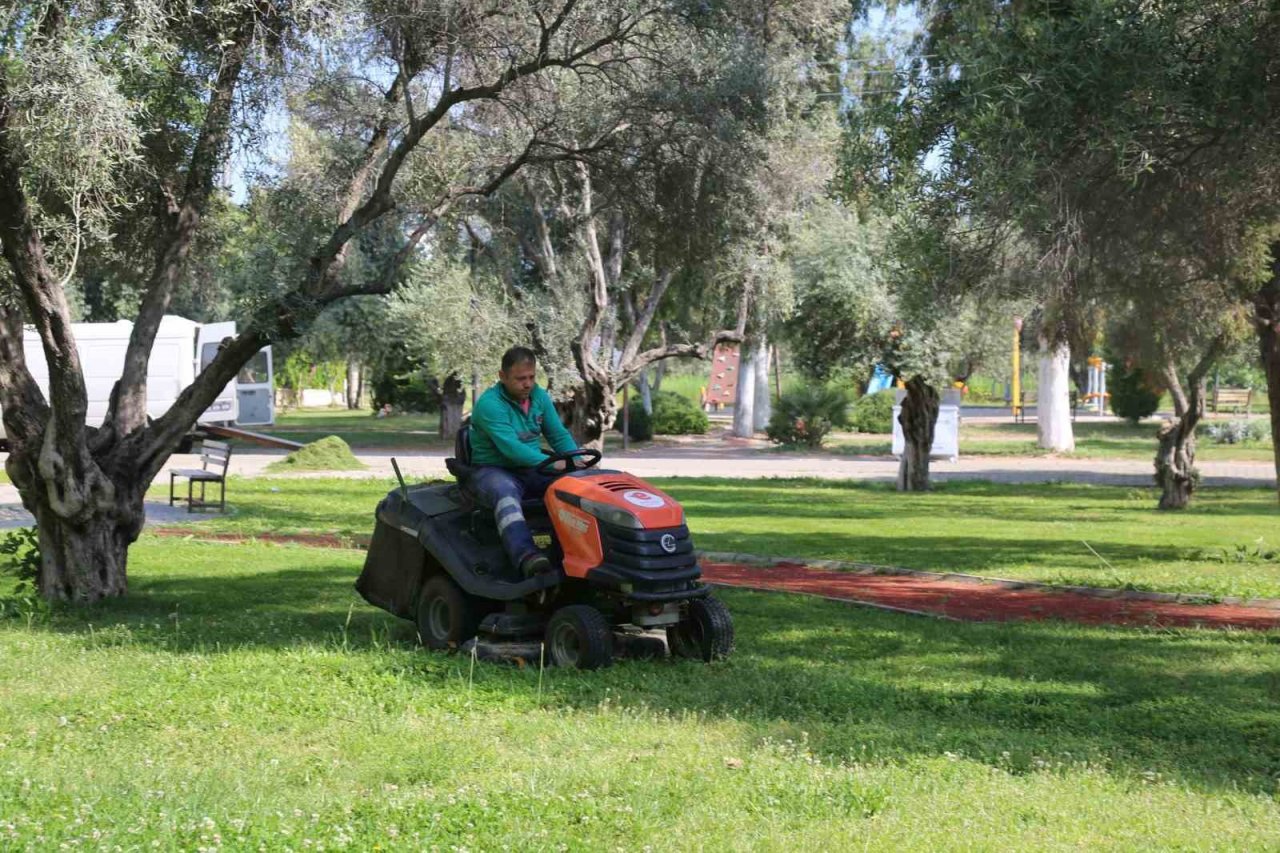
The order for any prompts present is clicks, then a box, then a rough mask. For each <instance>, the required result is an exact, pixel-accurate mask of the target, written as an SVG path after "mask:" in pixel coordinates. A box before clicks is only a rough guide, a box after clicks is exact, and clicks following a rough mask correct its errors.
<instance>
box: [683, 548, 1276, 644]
mask: <svg viewBox="0 0 1280 853" xmlns="http://www.w3.org/2000/svg"><path fill="white" fill-rule="evenodd" d="M702 577H703V579H704V580H706V581H708V582H711V583H716V584H724V585H725V586H738V587H747V588H751V589H761V590H770V591H779V592H798V593H805V594H808V595H819V596H822V597H824V598H836V599H841V600H844V601H857V602H863V603H867V604H877V605H882V606H887V607H892V608H896V609H900V610H911V611H915V612H919V613H931V614H937V615H939V616H948V617H951V618H953V619H962V620H964V621H966V622H1005V621H1011V620H1015V621H1016V620H1034V619H1063V620H1067V621H1070V622H1083V623H1086V624H1090V625H1141V626H1157V627H1205V628H1251V629H1257V630H1265V629H1268V628H1280V611H1277V610H1269V609H1264V608H1260V607H1247V606H1242V605H1235V604H1179V603H1176V602H1166V601H1144V600H1141V599H1125V598H1097V597H1094V596H1090V595H1082V594H1080V593H1076V592H1068V591H1062V592H1057V591H1050V590H1042V589H1009V588H1008V587H1004V586H1000V585H998V584H989V583H981V582H976V581H963V580H951V579H935V578H928V577H918V576H912V575H872V574H858V573H854V572H842V571H833V570H830V569H819V568H814V567H812V566H804V565H799V564H795V563H783V564H780V565H775V566H746V565H742V564H740V563H710V562H703V564H702Z"/></svg>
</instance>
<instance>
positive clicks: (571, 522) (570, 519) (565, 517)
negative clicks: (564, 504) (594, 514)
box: [556, 509, 591, 533]
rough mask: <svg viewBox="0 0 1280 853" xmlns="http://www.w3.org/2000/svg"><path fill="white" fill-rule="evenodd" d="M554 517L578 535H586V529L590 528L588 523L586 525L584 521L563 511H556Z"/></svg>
mask: <svg viewBox="0 0 1280 853" xmlns="http://www.w3.org/2000/svg"><path fill="white" fill-rule="evenodd" d="M556 515H557V516H558V517H559V519H560V521H561V522H563V523H564V524H566V525H568V526H569V527H570V528H571V529H573V530H576V531H578V532H579V533H586V532H587V528H589V527H590V526H591V525H590V523H588V522H587V521H585V520H584V519H581V518H578V516H576V515H574V514H573V513H571V512H569V511H568V510H565V509H560V510H557V511H556Z"/></svg>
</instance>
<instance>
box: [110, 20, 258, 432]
mask: <svg viewBox="0 0 1280 853" xmlns="http://www.w3.org/2000/svg"><path fill="white" fill-rule="evenodd" d="M241 14H242V17H241V19H240V20H239V22H238V23H237V24H236V27H235V32H234V35H233V36H232V38H231V41H230V44H229V45H228V46H227V49H226V52H225V53H224V54H223V56H222V64H221V66H220V67H219V68H218V76H217V79H216V81H215V82H214V86H213V91H212V93H211V94H210V96H209V105H208V107H207V108H206V109H205V115H204V123H203V124H202V125H201V128H200V135H199V137H198V138H197V140H196V145H195V148H194V149H193V150H192V152H191V157H190V159H189V161H188V166H187V180H186V185H185V187H184V189H183V194H182V200H181V202H180V203H179V205H178V209H177V211H176V213H175V214H174V215H173V216H171V217H170V220H169V222H168V223H167V228H166V229H165V233H164V236H163V237H162V242H161V249H160V251H159V253H158V255H157V257H156V264H155V268H154V270H153V271H152V273H151V277H150V279H149V280H148V282H147V288H146V291H145V293H144V295H143V297H142V304H141V305H140V306H139V308H138V316H137V317H136V318H135V319H134V322H133V331H132V332H131V334H130V335H129V347H128V349H127V350H126V351H125V358H124V370H123V371H122V372H121V374H120V381H119V382H118V383H117V384H116V386H115V389H114V391H113V393H112V400H111V410H112V412H113V413H114V414H113V417H112V419H111V422H110V423H108V424H105V425H104V429H109V430H111V431H112V432H114V433H115V435H116V436H124V435H127V434H128V433H130V432H132V431H133V430H135V429H137V428H139V427H141V426H142V425H143V424H145V423H146V419H147V365H148V362H149V361H150V358H151V347H152V345H153V344H154V343H155V338H156V333H157V332H158V331H159V329H160V321H161V319H162V318H163V317H164V314H165V312H166V311H168V309H169V301H170V299H171V298H172V297H173V291H174V288H176V287H177V284H178V281H179V279H180V278H181V277H182V274H183V272H184V271H185V270H186V264H187V257H188V255H189V254H190V251H191V245H192V243H194V242H195V237H196V232H197V231H198V229H199V227H200V220H201V217H202V216H203V214H204V209H205V207H206V206H207V204H208V202H209V197H210V196H211V195H212V194H213V186H214V177H215V175H216V172H217V169H218V168H219V166H220V165H221V163H222V159H223V156H224V152H225V151H226V148H227V144H228V140H229V137H230V128H231V110H232V106H233V103H234V101H235V93H236V88H237V87H238V85H239V83H240V76H241V74H242V72H243V70H244V63H245V59H246V57H247V55H248V52H249V48H250V47H251V46H252V44H253V40H254V36H255V34H256V33H257V28H258V17H259V15H269V14H271V11H270V8H269V7H266V6H264V5H262V4H258V5H256V6H255V7H252V8H246V9H245V10H244V11H243V12H242V13H241Z"/></svg>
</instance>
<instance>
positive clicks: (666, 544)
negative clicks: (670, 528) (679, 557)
mask: <svg viewBox="0 0 1280 853" xmlns="http://www.w3.org/2000/svg"><path fill="white" fill-rule="evenodd" d="M658 541H659V542H660V543H662V550H664V551H666V552H667V553H668V554H674V553H675V552H676V537H674V536H672V535H671V534H670V533H664V534H662V538H661V539H659V540H658Z"/></svg>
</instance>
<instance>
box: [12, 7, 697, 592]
mask: <svg viewBox="0 0 1280 853" xmlns="http://www.w3.org/2000/svg"><path fill="white" fill-rule="evenodd" d="M678 6H679V4H671V3H663V2H658V0H654V2H627V0H594V2H590V1H589V0H516V2H509V3H504V4H500V5H497V6H495V5H493V4H490V3H480V2H469V0H462V2H448V3H436V2H431V0H424V2H417V1H416V0H371V2H368V3H357V2H349V3H348V2H340V0H334V1H333V2H323V0H314V2H304V0H298V2H294V3H288V2H286V3H279V2H265V1H264V0H205V2H192V3H189V4H168V3H159V2H146V0H144V2H138V3H129V4H120V3H115V2H109V0H100V2H85V3H76V4H70V3H63V2H60V0H32V2H26V3H18V4H11V5H9V6H6V7H5V8H4V9H3V10H2V11H0V51H2V52H3V62H2V63H0V249H2V250H3V255H4V259H5V261H6V263H7V266H8V273H9V290H10V291H11V292H10V293H9V294H7V295H8V296H16V297H17V298H16V299H13V298H6V299H4V300H2V301H0V407H3V417H4V423H5V428H6V431H7V434H8V438H9V442H10V445H11V453H10V455H9V457H8V460H7V462H6V469H7V472H8V474H9V476H10V478H11V479H12V481H13V483H14V484H15V485H16V486H17V488H18V491H19V493H20V494H21V496H22V500H23V503H24V505H25V506H26V507H27V508H28V509H29V510H30V511H31V512H32V514H33V515H34V516H35V518H36V521H37V524H38V527H39V531H40V546H41V559H42V566H41V571H40V576H39V589H40V592H41V593H42V594H43V595H44V596H46V597H48V598H53V599H72V600H76V601H93V600H97V599H100V598H103V597H105V596H115V595H121V594H123V593H124V592H125V591H126V587H127V578H126V563H127V555H128V549H129V545H130V544H131V543H132V542H133V541H134V540H135V539H136V538H137V536H138V535H139V533H140V531H141V528H142V524H143V520H144V519H143V497H144V495H145V493H146V490H147V487H148V485H149V484H150V482H151V480H152V478H153V477H154V476H155V474H156V473H157V472H158V471H159V470H160V469H161V467H162V466H163V464H164V461H165V459H166V457H167V456H168V455H169V453H170V452H172V450H173V449H174V448H175V447H176V446H177V444H178V442H179V441H180V439H181V438H182V436H183V435H184V434H185V433H186V432H187V430H188V429H189V428H190V426H191V425H192V424H193V423H194V421H195V420H196V418H197V417H198V416H199V414H200V413H201V412H203V411H204V410H205V409H206V408H207V406H208V405H209V403H210V402H211V401H212V400H213V399H214V397H215V396H216V395H217V393H218V391H219V389H221V388H222V387H223V386H224V385H225V384H226V383H227V382H228V381H229V380H231V379H232V378H233V377H234V376H235V374H236V372H237V371H238V370H239V368H240V367H241V366H242V365H243V364H244V363H246V362H247V361H248V359H249V358H250V357H252V355H253V354H254V353H256V352H257V351H258V350H259V349H260V348H261V347H262V346H263V345H264V344H266V343H268V342H270V341H272V340H280V339H287V338H290V337H293V336H296V335H297V334H299V333H300V332H302V331H303V330H305V329H306V328H307V326H308V325H309V323H310V322H311V321H312V319H313V318H314V317H315V316H316V314H318V312H319V311H320V310H322V309H323V308H324V306H326V305H329V304H331V303H334V302H337V301H339V300H342V299H344V298H346V297H349V296H353V295H358V294H362V293H380V292H386V291H387V290H389V289H390V288H391V286H392V285H394V283H395V282H396V280H397V272H396V266H397V264H398V263H399V262H400V261H402V260H404V259H407V258H409V257H410V256H412V255H413V253H414V251H415V248H414V247H415V246H416V245H417V244H418V243H419V242H420V241H421V239H422V237H423V235H426V234H428V233H430V232H431V231H432V230H433V229H434V228H435V226H436V224H437V223H438V222H439V220H440V218H441V217H442V216H443V215H444V214H445V213H446V212H447V211H448V210H449V209H450V208H452V207H453V206H454V205H456V204H457V203H459V201H460V200H463V199H465V198H468V197H471V196H474V195H483V194H486V193H489V192H491V191H493V190H494V189H496V188H497V187H499V186H501V185H502V183H504V182H505V181H506V180H507V179H509V178H510V177H511V176H512V175H514V174H515V173H517V172H518V171H519V170H520V169H521V168H522V167H523V166H525V165H526V164H527V163H529V162H530V161H533V160H536V159H539V158H543V157H557V156H565V155H566V154H568V153H572V152H566V146H565V145H564V144H563V141H562V140H560V139H558V138H557V139H555V140H554V145H552V146H549V145H548V140H549V139H550V136H551V134H550V131H551V129H553V128H554V127H555V124H556V121H557V116H556V114H555V111H554V104H553V105H552V108H550V109H544V108H543V105H544V104H546V103H547V99H546V97H545V94H546V92H547V91H548V90H554V89H555V88H556V87H558V86H562V85H565V84H566V83H567V82H568V81H570V80H571V81H572V83H573V85H574V86H577V87H585V88H587V89H591V90H595V91H597V92H599V93H600V98H601V101H602V102H612V103H619V102H621V101H622V100H623V99H621V98H619V97H618V96H617V95H616V94H614V92H615V90H617V89H618V88H621V87H625V86H626V85H627V83H628V79H629V75H630V74H631V70H632V69H635V68H637V67H639V66H642V65H644V64H646V63H653V62H655V61H657V60H658V59H659V58H660V56H661V53H662V50H661V45H662V42H663V38H664V35H665V34H666V33H668V32H669V27H670V25H671V22H672V21H673V20H678V17H679V15H678V13H679V12H680V11H681V10H680V9H679V8H677V7H678ZM294 69H298V70H299V73H298V74H297V75H296V76H291V72H292V70H294ZM351 69H355V70H356V71H358V72H361V73H356V74H352V73H349V72H350V70H351ZM328 70H333V72H334V74H333V75H331V77H332V78H333V79H334V80H336V78H338V77H343V78H344V80H345V82H346V83H348V84H349V85H345V86H343V87H341V88H342V91H344V92H346V93H347V95H348V96H350V97H352V98H356V99H358V102H359V103H360V104H361V105H363V107H364V109H363V110H362V111H360V113H359V114H357V115H354V116H351V117H350V120H348V121H346V122H344V123H341V124H336V125H333V126H330V127H328V128H326V129H325V132H326V133H328V134H331V135H335V136H341V137H342V138H343V139H345V141H346V143H347V144H346V145H345V146H343V147H342V153H343V154H344V155H345V156H343V157H337V158H334V159H333V160H332V161H331V169H332V171H331V177H332V181H331V185H332V186H333V187H334V192H333V193H332V194H331V195H330V196H329V198H328V202H327V205H326V211H327V215H326V216H325V217H323V219H324V220H325V224H324V227H323V228H322V229H318V230H317V231H316V233H315V235H314V237H313V238H311V239H310V240H309V241H308V242H307V244H306V245H305V246H304V247H303V249H302V251H300V252H299V253H298V254H297V259H298V260H297V261H296V262H295V263H291V264H285V265H282V266H281V267H280V269H281V270H282V272H285V273H287V274H286V275H283V276H281V277H280V278H278V279H275V280H273V281H271V282H267V283H264V291H263V293H262V296H261V298H260V299H258V300H256V301H255V302H254V303H253V305H252V311H251V312H250V313H249V314H247V315H246V316H245V322H244V324H243V328H242V331H241V332H240V334H239V335H237V336H236V337H235V338H234V339H232V340H231V341H229V342H228V343H227V344H226V345H225V346H224V347H223V348H222V349H221V351H220V353H219V354H218V356H217V357H216V358H215V360H214V361H213V362H212V363H211V364H210V365H209V366H208V367H207V368H206V369H205V370H204V372H202V373H201V374H200V375H199V377H197V379H196V380H195V382H194V383H193V384H192V385H190V386H189V387H188V388H186V389H185V390H184V391H182V392H181V393H180V394H179V395H178V398H177V400H176V402H175V403H174V404H173V406H172V407H171V408H170V409H169V410H168V411H166V412H165V413H163V414H162V415H160V416H159V417H156V418H155V419H154V420H152V419H150V418H148V415H147V407H146V394H147V392H146V378H147V363H148V359H149V356H150V352H151V347H152V344H153V342H154V340H155V337H156V333H157V331H158V328H159V325H160V320H161V318H162V316H163V315H164V314H165V312H166V310H167V309H168V308H169V305H170V303H171V299H172V297H173V293H174V289H175V286H176V285H177V283H178V282H179V280H180V279H181V278H182V276H183V273H184V271H185V270H186V268H187V266H188V264H189V260H190V254H191V251H192V248H193V246H194V244H195V240H196V238H197V236H198V235H199V234H200V232H201V229H202V224H203V218H204V214H205V212H206V210H207V208H208V204H209V199H210V197H211V194H212V193H213V192H214V187H215V183H216V180H217V177H218V175H219V173H220V172H221V170H222V169H223V167H224V165H225V163H226V158H227V154H228V151H229V149H230V146H231V143H232V141H233V133H232V131H233V128H234V127H235V126H236V125H237V124H238V123H239V122H241V121H244V122H248V123H249V124H251V125H252V124H253V123H254V122H257V123H259V124H260V123H261V121H263V118H262V116H261V115H257V116H255V115H254V114H252V112H249V113H242V112H241V108H242V107H243V105H244V104H246V103H248V102H252V101H253V100H254V99H253V98H251V97H249V96H250V94H251V93H252V91H253V90H254V89H255V88H256V87H261V88H263V89H270V90H274V91H284V92H286V93H287V94H288V95H289V98H290V102H291V103H292V104H298V103H299V102H298V100H297V99H298V98H299V97H300V96H301V94H303V93H305V91H307V88H308V85H309V81H312V80H315V81H317V85H318V86H319V87H320V90H319V94H321V95H324V94H325V93H326V92H329V91H334V90H335V89H336V88H338V87H336V86H335V85H332V82H333V80H329V79H326V73H325V72H326V71H328ZM302 106H305V107H309V108H316V109H318V108H319V107H321V106H323V102H321V103H320V104H319V105H318V106H317V104H305V103H303V104H302ZM300 108H301V107H300ZM495 115H500V116H501V117H502V119H503V120H502V121H498V120H496V119H495V118H493V116H495ZM478 128H479V129H484V131H485V132H478V131H477V129H478ZM492 128H501V132H499V133H494V132H492V131H491V130H490V129H492ZM455 144H456V145H466V146H471V150H473V151H475V152H476V155H477V156H475V157H473V158H469V159H468V160H466V162H463V163H462V165H460V166H459V165H457V164H458V163H459V160H458V159H456V158H446V159H447V162H448V163H449V164H451V165H453V166H454V168H449V169H444V168H436V162H437V161H439V160H441V158H444V157H445V154H447V152H448V149H449V147H450V146H451V145H455ZM570 147H571V146H570ZM407 178H412V179H413V180H412V184H413V185H412V186H411V187H408V186H405V185H404V184H405V183H406V179H407ZM126 216H132V217H142V218H145V219H146V220H147V222H149V223H150V228H151V230H150V236H151V239H150V240H149V241H148V242H147V244H146V252H147V255H146V258H147V261H148V264H147V274H146V276H145V280H144V281H142V282H140V283H139V285H138V286H137V287H136V292H137V293H139V294H140V300H139V301H138V304H137V306H136V312H135V318H134V323H133V331H132V337H131V338H130V341H129V344H128V349H127V352H126V355H125V361H124V368H123V371H122V373H121V376H120V379H119V381H118V382H117V383H116V385H115V389H114V391H113V393H112V396H111V401H110V408H109V411H108V413H107V416H106V418H105V420H104V421H103V422H102V423H101V424H91V423H89V422H88V421H87V418H86V415H87V397H86V391H85V382H84V373H83V369H82V365H81V362H80V357H79V355H78V352H77V349H76V341H75V335H74V332H73V329H72V325H71V314H70V311H69V308H68V300H67V284H68V281H69V280H70V278H71V277H72V276H74V274H75V267H76V262H77V259H78V257H79V256H80V254H81V253H82V251H83V250H84V248H85V247H86V246H90V245H92V244H93V243H95V242H104V241H110V240H111V239H112V237H113V234H112V229H111V223H113V222H116V221H122V220H123V219H124V217H126ZM393 216H395V217H403V219H402V221H403V222H405V223H406V225H405V228H406V230H405V231H404V232H403V233H404V235H405V239H404V241H403V246H402V247H401V250H400V251H399V252H397V253H396V255H394V256H393V258H392V261H391V262H390V263H389V264H388V265H387V266H386V267H385V268H384V269H381V270H377V271H376V274H370V275H368V276H361V277H358V278H355V277H351V276H347V275H345V274H344V270H345V269H346V265H347V262H348V260H349V258H350V256H351V254H352V246H353V244H354V243H355V242H357V241H359V240H360V239H361V238H362V237H363V236H364V235H366V234H368V233H369V232H370V231H371V229H374V228H376V227H377V226H378V225H379V223H381V222H383V221H385V220H386V219H388V218H391V217H393ZM133 233H138V232H137V231H134V232H133ZM24 323H26V324H30V325H31V326H32V327H34V329H35V332H36V334H38V336H39V338H40V341H41V346H42V347H43V349H44V354H45V357H46V360H47V362H48V366H49V388H48V394H47V395H46V394H45V393H44V392H43V391H42V390H41V389H40V387H39V386H38V385H37V384H36V381H35V379H34V377H33V376H32V374H31V372H30V370H29V369H28V366H27V364H26V360H25V356H24V354H23V348H22V337H23V325H24Z"/></svg>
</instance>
